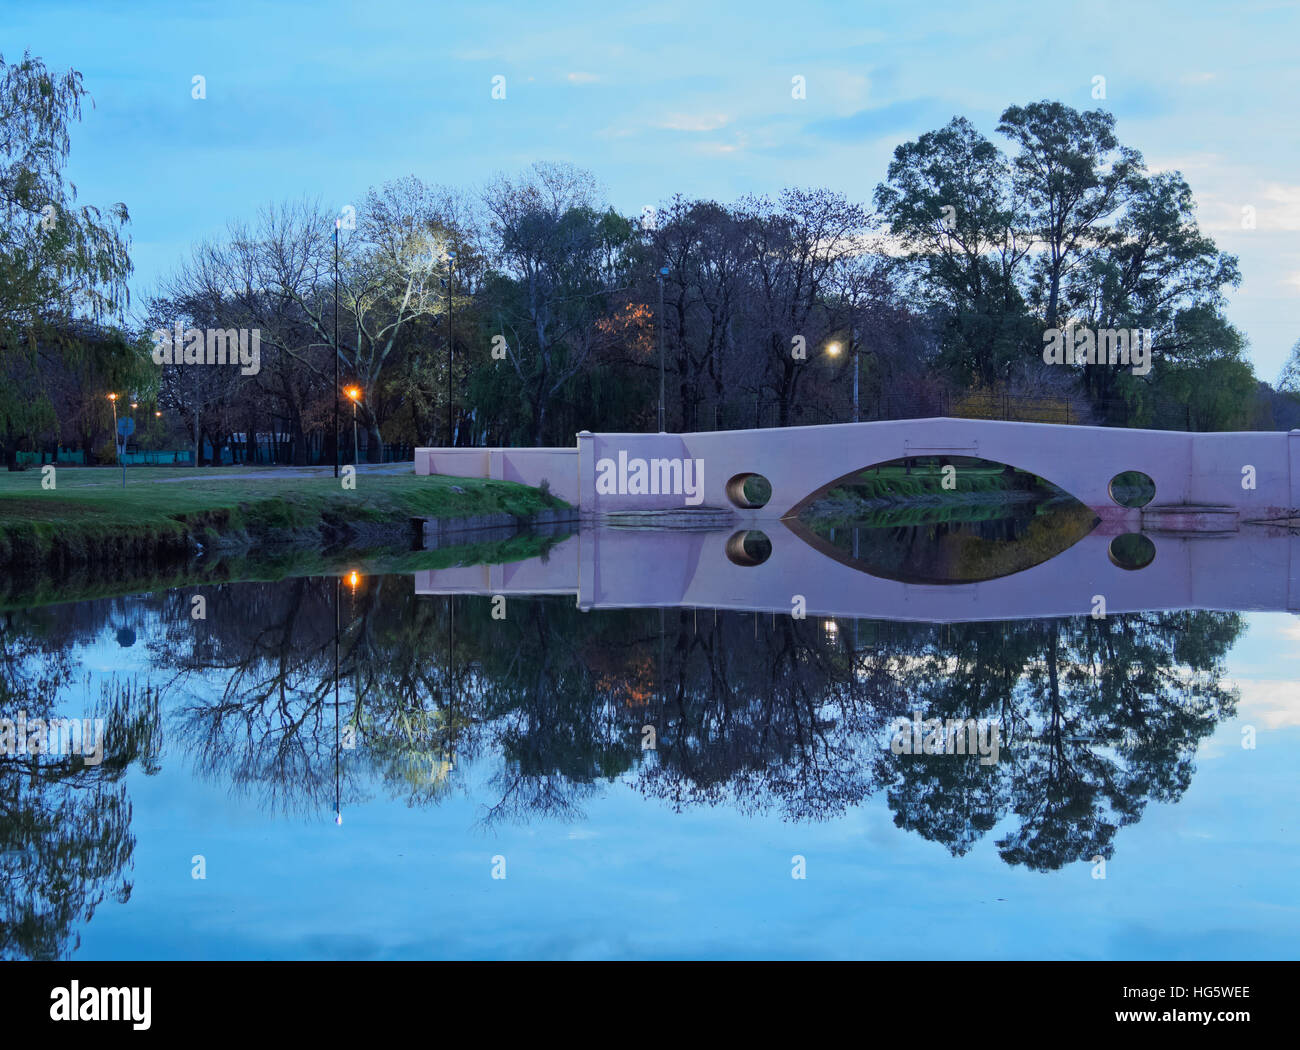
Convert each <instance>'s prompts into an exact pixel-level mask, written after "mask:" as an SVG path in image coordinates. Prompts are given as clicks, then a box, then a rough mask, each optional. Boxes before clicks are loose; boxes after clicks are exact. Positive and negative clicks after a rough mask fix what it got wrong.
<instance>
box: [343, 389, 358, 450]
mask: <svg viewBox="0 0 1300 1050" xmlns="http://www.w3.org/2000/svg"><path fill="white" fill-rule="evenodd" d="M343 393H345V394H347V395H348V400H349V401H351V402H352V462H353V463H360V462H361V451H360V449H361V446H360V445H359V444H358V443H357V402H358V401H360V400H361V388H360V387H355V386H350V387H348V388H347V389H346V390H345V391H343Z"/></svg>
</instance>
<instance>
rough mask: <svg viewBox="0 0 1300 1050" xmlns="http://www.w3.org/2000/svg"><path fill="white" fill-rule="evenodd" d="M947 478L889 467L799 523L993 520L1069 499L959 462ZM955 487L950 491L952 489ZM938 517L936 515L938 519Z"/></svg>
mask: <svg viewBox="0 0 1300 1050" xmlns="http://www.w3.org/2000/svg"><path fill="white" fill-rule="evenodd" d="M953 466H954V467H955V468H956V469H955V472H949V473H948V474H945V471H944V469H943V468H942V467H941V466H940V465H938V464H937V463H929V462H926V463H922V464H918V465H916V466H913V467H912V469H911V470H910V471H908V470H906V469H905V468H904V467H902V466H896V465H892V464H891V465H889V466H884V467H879V468H876V469H872V470H866V471H863V472H862V473H861V474H858V475H857V476H855V477H853V478H851V479H849V480H847V481H844V482H841V483H840V484H839V485H837V486H836V487H835V488H833V489H830V490H829V491H827V492H825V493H823V494H822V495H821V496H820V497H819V498H818V499H817V500H816V501H815V502H814V503H812V504H811V505H809V506H808V507H806V508H805V509H804V511H803V512H802V513H801V514H800V515H799V517H800V518H801V519H802V520H804V521H807V522H809V523H812V524H815V525H816V526H817V527H822V526H834V527H839V526H841V525H850V524H852V523H853V522H861V521H862V520H864V519H866V518H875V517H876V516H877V515H879V514H880V513H881V512H888V513H891V514H892V515H894V516H895V517H896V518H897V523H898V524H919V523H921V522H922V521H926V520H942V515H943V512H944V510H945V509H948V508H956V507H976V506H980V505H985V506H988V507H989V508H990V512H989V514H988V516H989V517H997V516H999V515H1000V514H1001V513H1002V510H1001V509H1000V508H1003V507H1005V506H1006V504H1008V503H1011V502H1031V501H1039V500H1048V499H1063V498H1068V496H1069V494H1068V493H1065V492H1062V491H1061V490H1060V489H1059V488H1057V487H1056V486H1055V485H1053V484H1051V483H1050V482H1047V481H1043V480H1042V479H1041V478H1037V477H1035V476H1034V475H1033V474H1029V473H1026V472H1024V471H1020V470H1012V471H1008V470H1006V469H1005V468H1003V467H1001V466H996V465H988V466H986V465H983V464H980V465H971V464H962V463H961V462H960V461H955V462H954V464H953ZM948 485H951V487H948ZM936 515H938V516H937V517H936Z"/></svg>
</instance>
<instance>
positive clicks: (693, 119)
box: [656, 113, 730, 131]
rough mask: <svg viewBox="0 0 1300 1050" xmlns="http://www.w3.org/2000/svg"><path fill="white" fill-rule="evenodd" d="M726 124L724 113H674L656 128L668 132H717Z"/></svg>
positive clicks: (728, 121) (727, 120)
mask: <svg viewBox="0 0 1300 1050" xmlns="http://www.w3.org/2000/svg"><path fill="white" fill-rule="evenodd" d="M728 123H730V118H729V117H728V116H727V115H726V114H725V113H675V114H673V115H672V116H670V117H668V118H667V119H666V120H662V121H660V122H659V124H658V125H656V126H657V127H661V128H666V129H667V130H669V131H717V130H718V128H721V127H725V126H726V125H727V124H728Z"/></svg>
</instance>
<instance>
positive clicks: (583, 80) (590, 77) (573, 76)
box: [564, 73, 600, 84]
mask: <svg viewBox="0 0 1300 1050" xmlns="http://www.w3.org/2000/svg"><path fill="white" fill-rule="evenodd" d="M564 79H565V80H567V81H568V82H569V83H570V84H594V83H596V81H598V80H599V79H600V77H598V76H597V75H596V74H595V73H565V74H564Z"/></svg>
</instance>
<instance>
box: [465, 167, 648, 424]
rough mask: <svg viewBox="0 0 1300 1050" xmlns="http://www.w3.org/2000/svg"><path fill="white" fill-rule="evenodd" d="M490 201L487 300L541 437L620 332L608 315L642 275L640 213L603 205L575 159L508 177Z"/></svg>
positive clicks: (490, 191) (489, 192) (489, 193)
mask: <svg viewBox="0 0 1300 1050" xmlns="http://www.w3.org/2000/svg"><path fill="white" fill-rule="evenodd" d="M482 200H483V205H484V207H485V208H486V209H487V211H488V231H489V234H488V246H487V253H488V258H489V261H490V264H491V266H492V268H493V271H494V272H492V273H490V274H488V275H487V277H486V279H485V287H484V298H485V302H484V309H485V310H486V312H487V313H488V314H489V315H490V316H492V317H493V318H496V319H498V321H499V324H500V325H501V327H502V329H503V332H502V334H503V335H504V336H505V344H506V355H507V360H508V361H509V363H510V366H511V369H512V370H513V372H514V374H515V377H516V380H517V382H518V383H519V386H520V392H521V394H522V396H523V397H524V399H525V400H526V403H527V405H528V408H529V413H530V416H531V419H530V431H531V438H532V441H533V442H534V443H535V444H541V443H542V441H543V440H544V435H545V434H546V432H547V419H548V413H549V411H550V409H551V407H552V405H553V404H554V402H555V401H556V400H557V399H558V398H559V396H560V394H561V392H562V391H563V390H564V389H565V387H566V385H567V384H568V383H569V382H570V381H571V380H573V379H575V378H576V377H577V376H579V375H581V374H582V373H583V371H584V368H585V366H586V365H587V363H588V362H589V361H590V360H591V358H592V355H593V354H594V353H595V352H596V351H597V350H598V349H599V348H600V347H601V346H603V345H607V344H608V342H609V341H610V339H611V338H612V337H613V333H612V332H611V331H610V329H609V328H608V326H602V325H601V323H600V322H601V321H602V320H605V319H607V318H609V317H611V316H612V315H613V314H614V312H615V309H616V305H617V302H618V299H619V297H620V296H621V295H622V294H624V293H625V292H626V291H627V289H628V288H629V287H630V285H631V284H632V281H633V275H634V273H635V271H636V267H637V240H636V236H635V233H634V229H633V225H632V223H631V221H630V220H628V219H626V218H624V217H622V216H620V215H618V214H617V213H616V212H615V211H613V209H608V208H606V209H602V208H601V207H600V204H599V195H598V192H597V188H596V184H595V180H594V179H593V178H592V176H591V175H590V174H589V173H588V172H584V171H581V170H579V169H577V168H573V167H570V166H567V165H559V164H542V163H538V164H534V165H533V166H532V168H531V169H530V170H529V171H528V172H527V173H526V174H524V175H523V176H521V177H517V178H508V177H505V176H501V177H499V178H497V179H496V180H495V181H494V182H493V183H492V184H491V185H490V186H489V187H488V188H487V189H486V190H485V191H484V193H483V197H482Z"/></svg>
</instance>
